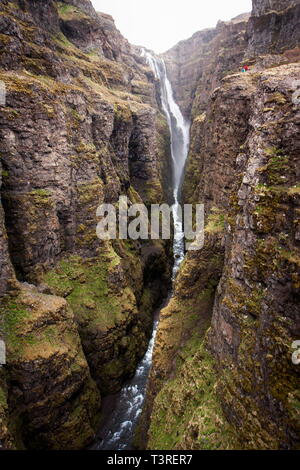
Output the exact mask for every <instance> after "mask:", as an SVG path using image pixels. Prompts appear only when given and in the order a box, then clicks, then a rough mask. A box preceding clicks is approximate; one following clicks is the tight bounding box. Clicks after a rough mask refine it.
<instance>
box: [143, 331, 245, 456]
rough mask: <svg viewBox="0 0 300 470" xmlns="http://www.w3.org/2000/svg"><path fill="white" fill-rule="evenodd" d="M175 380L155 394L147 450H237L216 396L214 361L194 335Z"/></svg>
mask: <svg viewBox="0 0 300 470" xmlns="http://www.w3.org/2000/svg"><path fill="white" fill-rule="evenodd" d="M180 359H181V361H182V362H181V365H179V366H178V368H177V371H176V375H175V378H174V379H172V380H170V381H169V382H167V383H166V384H165V385H164V386H163V388H162V390H161V391H160V393H159V394H158V396H157V398H156V400H155V404H154V408H153V413H152V419H151V426H150V430H149V436H150V439H149V443H148V448H149V449H153V450H156V449H159V450H175V449H191V450H210V449H214V450H215V449H228V448H231V449H232V448H237V447H239V444H238V441H237V438H236V436H235V434H234V432H233V430H232V429H231V427H230V426H229V424H228V423H227V422H226V420H225V418H224V416H223V413H222V409H221V405H220V402H219V400H218V397H217V394H216V384H217V376H216V373H215V370H214V361H213V359H212V357H211V356H210V354H209V353H208V351H207V349H206V347H205V342H204V340H203V338H202V339H201V338H199V336H198V335H197V333H196V332H195V333H194V335H193V336H192V338H191V339H190V340H189V341H188V342H187V343H186V345H185V347H184V348H183V350H182V352H181V355H180Z"/></svg>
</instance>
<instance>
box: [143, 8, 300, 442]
mask: <svg viewBox="0 0 300 470" xmlns="http://www.w3.org/2000/svg"><path fill="white" fill-rule="evenodd" d="M265 3H266V2H265ZM265 7H266V5H265ZM297 11H298V10H297V7H295V9H294V10H293V14H294V15H296V13H297ZM264 12H265V10H264ZM264 12H263V13H264ZM255 14H258V13H257V10H256V13H255ZM260 18H261V17H260ZM278 21H283V22H285V21H286V17H285V16H284V15H280V16H278ZM293 21H294V23H296V22H297V21H299V18H298V17H297V16H296V17H295V18H294V20H293ZM244 29H246V28H245V27H244ZM282 31H283V29H282ZM265 34H266V35H267V34H268V30H266V31H265ZM269 34H272V31H270V30H269ZM288 41H289V39H288ZM294 46H296V44H294ZM182 47H183V46H182V45H181V48H182ZM244 52H245V54H247V52H248V43H246V45H245V51H244ZM278 52H280V51H278ZM200 53H201V50H200ZM268 54H269V53H268ZM291 57H293V58H295V57H296V56H295V55H293V54H291V56H289V57H288V56H286V55H278V56H276V57H275V58H274V56H272V58H271V59H270V55H268V56H262V57H255V62H256V66H255V67H253V68H252V71H250V72H249V73H236V74H229V75H228V76H226V77H224V78H223V79H221V80H220V77H218V79H217V83H219V87H218V88H216V89H215V90H214V91H213V92H212V93H210V94H209V95H208V94H207V93H206V90H205V88H204V85H203V81H202V79H201V78H200V79H199V88H198V94H199V97H200V98H196V99H195V100H194V104H193V114H192V129H191V148H190V154H189V159H188V163H187V168H186V178H185V183H184V187H183V198H184V201H185V202H189V203H192V202H193V203H204V204H205V245H204V248H203V249H202V250H201V251H199V252H190V253H188V254H187V256H186V259H185V261H184V263H183V266H182V267H181V270H180V272H179V275H178V277H177V280H176V283H175V292H174V295H173V297H172V299H171V301H170V303H169V305H168V306H167V307H166V308H165V309H164V310H163V312H162V316H161V322H160V326H159V330H158V334H157V342H156V346H155V350H154V358H153V367H152V371H151V376H150V383H149V387H148V399H147V406H146V408H145V413H144V422H143V425H144V428H143V432H144V436H146V439H148V448H149V449H233V448H234V449H238V448H241V449H295V448H299V445H300V428H299V422H300V419H299V375H300V369H299V366H297V365H295V364H293V362H292V352H293V349H292V343H293V341H295V340H297V339H299V338H300V323H299V313H300V312H299V254H300V251H299V250H300V246H299V138H298V136H299V124H300V123H299V117H300V114H299V113H300V109H299V104H298V101H297V100H296V101H295V97H296V95H297V91H296V89H297V86H298V85H297V83H298V82H297V77H299V64H298V63H295V62H293V59H292V58H291ZM269 60H270V61H271V63H270V62H269ZM274 61H275V64H276V62H277V66H274ZM282 62H290V63H288V64H287V63H285V64H284V63H282ZM268 64H269V66H268ZM279 64H282V65H279ZM216 73H218V72H216ZM170 76H171V79H172V80H173V83H174V84H175V86H176V82H175V81H174V78H172V72H171V74H170ZM147 420H149V421H150V428H149V430H148V434H147Z"/></svg>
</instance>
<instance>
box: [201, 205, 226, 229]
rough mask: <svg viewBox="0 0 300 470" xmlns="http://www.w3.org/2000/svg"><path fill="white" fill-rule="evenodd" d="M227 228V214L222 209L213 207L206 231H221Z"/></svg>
mask: <svg viewBox="0 0 300 470" xmlns="http://www.w3.org/2000/svg"><path fill="white" fill-rule="evenodd" d="M224 230H225V215H224V213H223V211H222V210H220V209H218V208H217V207H213V208H212V210H211V213H210V214H209V216H208V220H207V225H206V227H205V231H206V232H207V233H220V232H223V231H224Z"/></svg>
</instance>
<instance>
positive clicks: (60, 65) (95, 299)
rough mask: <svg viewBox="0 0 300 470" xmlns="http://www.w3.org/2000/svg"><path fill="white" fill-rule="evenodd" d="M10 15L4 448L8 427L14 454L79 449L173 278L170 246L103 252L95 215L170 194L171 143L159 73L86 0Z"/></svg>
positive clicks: (4, 139)
mask: <svg viewBox="0 0 300 470" xmlns="http://www.w3.org/2000/svg"><path fill="white" fill-rule="evenodd" d="M1 9H2V11H1V13H2V14H1V15H0V43H1V52H0V63H1V71H0V80H2V81H3V82H4V83H5V85H6V90H7V94H6V105H5V106H1V107H0V115H1V119H0V135H1V141H0V156H1V178H2V186H1V202H2V205H3V209H2V205H1V209H0V217H1V220H0V224H1V225H0V227H1V228H0V249H1V250H0V263H1V274H0V281H1V282H0V293H1V295H2V296H3V298H2V300H1V317H2V319H3V324H4V326H3V330H4V332H5V334H6V343H7V350H8V351H9V355H8V365H7V371H8V373H7V377H6V388H7V389H8V392H9V393H8V395H9V401H8V405H7V406H8V408H7V406H6V405H5V406H4V405H3V408H1V420H2V415H3V410H4V411H5V410H6V411H7V410H8V411H9V412H8V413H7V412H6V411H5V413H6V418H5V419H4V417H3V420H2V422H3V425H2V427H1V439H2V436H4V437H3V439H2V440H3V441H4V445H5V446H6V444H5V443H9V442H10V438H9V435H8V431H6V428H7V426H8V428H9V429H11V433H12V436H13V437H12V440H14V445H15V446H16V447H18V448H21V447H22V448H23V447H24V446H25V448H45V449H56V448H57V449H58V448H59V449H62V448H65V449H74V448H82V447H83V446H85V445H87V444H88V442H89V441H91V439H92V438H93V436H94V429H95V426H96V424H97V423H96V421H97V416H98V411H99V407H100V396H99V390H100V391H101V393H111V392H116V391H118V390H119V389H120V387H121V386H122V383H123V381H124V380H125V379H126V378H128V377H129V376H130V375H132V374H133V373H134V370H135V368H136V364H137V362H138V360H139V359H140V358H141V357H142V355H143V354H144V352H145V350H146V348H147V341H148V338H149V335H150V333H151V323H152V321H151V320H152V313H153V311H154V309H155V308H157V306H158V305H159V303H160V301H161V300H162V298H163V297H164V296H165V295H166V292H167V290H168V287H169V283H170V264H171V257H170V256H169V250H170V245H169V243H161V242H156V243H152V242H150V241H145V243H143V242H141V243H140V242H132V243H131V242H130V241H128V240H124V242H123V241H122V242H121V241H120V242H115V243H102V242H100V241H99V239H98V238H97V236H96V226H97V223H98V221H99V219H98V218H97V217H96V210H97V207H98V206H99V205H100V204H101V203H110V204H116V203H117V202H118V199H119V196H120V195H126V196H127V197H128V201H129V204H132V203H134V202H138V203H145V204H147V205H148V204H150V203H161V202H163V201H166V200H167V199H168V198H169V188H170V181H171V178H170V176H169V175H170V159H169V151H168V150H167V149H168V147H169V134H168V132H167V130H166V126H167V125H166V122H165V119H164V117H163V115H162V113H161V111H160V109H159V106H158V104H157V101H156V88H157V84H156V81H155V78H154V76H153V73H152V72H151V70H150V69H149V68H148V67H147V66H146V63H145V61H144V60H143V59H142V58H141V57H140V56H139V50H138V49H137V48H134V47H132V46H131V45H130V44H129V43H128V42H127V41H126V40H125V39H124V38H123V37H122V36H121V34H120V33H119V32H118V31H117V29H116V28H115V25H114V22H113V20H112V18H111V17H109V16H108V15H105V14H101V13H99V14H98V13H96V12H95V11H94V9H93V7H92V4H91V2H89V1H86V0H82V1H79V0H78V1H65V2H55V1H47V2H29V1H25V0H24V1H20V2H18V1H14V2H8V1H6V0H4V1H3V2H2V3H1ZM47 19H48V22H47ZM146 272H147V273H151V276H150V277H149V276H148V277H147V275H146V274H145V273H146ZM16 278H17V279H18V282H16ZM24 283H25V284H24ZM27 283H29V287H28V285H27ZM72 312H73V313H72ZM96 384H97V386H96ZM1 390H2V388H1ZM1 393H2V392H1ZM1 397H2V395H1ZM3 403H4V400H3ZM1 404H2V401H1ZM1 406H2V405H1ZM5 420H6V421H5ZM6 423H7V426H6ZM8 428H7V429H8ZM79 430H81V431H79ZM8 445H9V444H7V446H8Z"/></svg>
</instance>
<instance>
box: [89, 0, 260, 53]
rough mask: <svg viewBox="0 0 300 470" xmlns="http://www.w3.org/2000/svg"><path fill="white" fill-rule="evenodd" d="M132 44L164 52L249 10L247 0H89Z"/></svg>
mask: <svg viewBox="0 0 300 470" xmlns="http://www.w3.org/2000/svg"><path fill="white" fill-rule="evenodd" d="M92 3H93V5H94V7H95V9H96V10H97V11H102V12H104V13H109V14H110V15H112V16H113V17H114V19H115V22H116V25H117V28H118V29H119V30H120V31H121V33H122V34H123V36H125V37H126V38H127V39H128V40H129V41H130V42H131V43H132V44H136V45H139V46H145V47H147V48H148V49H152V50H154V51H155V52H157V53H160V52H164V51H166V50H167V49H169V48H170V47H172V46H174V45H175V44H177V42H179V41H181V40H182V39H187V38H188V37H190V36H192V34H194V33H195V32H196V31H199V30H200V29H204V28H209V27H213V26H215V25H216V24H217V22H218V20H225V21H227V20H229V19H231V18H233V17H235V16H237V15H239V14H240V13H246V12H249V11H251V8H252V2H251V0H92Z"/></svg>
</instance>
